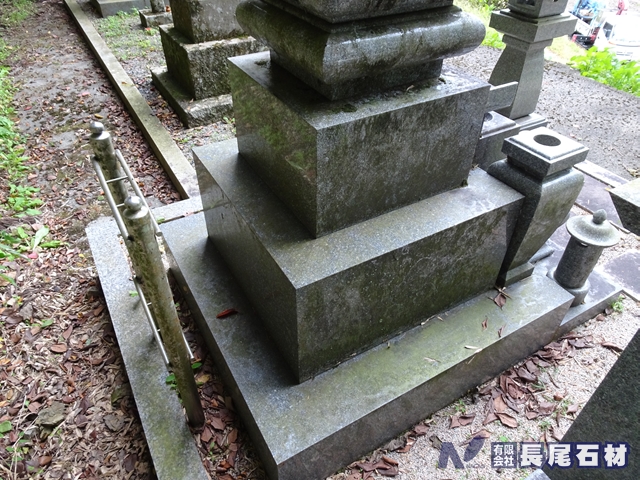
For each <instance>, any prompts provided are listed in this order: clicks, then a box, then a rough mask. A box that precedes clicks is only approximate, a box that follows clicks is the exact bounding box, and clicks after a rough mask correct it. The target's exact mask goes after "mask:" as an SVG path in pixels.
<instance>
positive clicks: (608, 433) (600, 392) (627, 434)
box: [544, 333, 640, 480]
mask: <svg viewBox="0 0 640 480" xmlns="http://www.w3.org/2000/svg"><path fill="white" fill-rule="evenodd" d="M639 358H640V333H636V334H635V336H634V337H633V338H632V339H631V342H629V344H628V345H627V348H625V350H624V351H623V352H622V353H621V354H620V358H618V360H617V361H616V363H615V364H614V365H613V367H611V370H609V373H607V375H606V376H605V377H604V380H602V383H601V384H600V385H599V386H598V388H597V389H596V391H595V392H594V393H593V395H591V398H590V399H589V401H588V402H587V404H586V405H585V406H584V408H583V409H582V411H581V412H580V414H579V415H578V416H577V417H576V419H575V420H574V422H573V423H572V424H571V427H569V430H568V431H567V433H565V434H564V436H563V437H562V441H563V442H588V443H600V444H601V447H600V449H601V455H600V462H601V466H600V468H586V469H585V468H576V466H575V465H572V467H570V468H549V466H548V465H545V467H544V471H545V473H546V474H547V475H548V476H549V478H550V479H551V480H595V479H598V480H600V479H602V480H608V479H611V480H636V479H637V478H638V472H640V454H639V452H640V430H639V429H638V418H640V402H639V401H638V398H640V362H638V359H639ZM605 442H614V443H616V444H618V443H620V442H625V443H626V444H627V446H628V449H629V450H628V459H627V465H626V467H625V468H606V465H605V464H604V458H603V456H602V455H603V454H604V451H603V448H604V445H602V444H604V443H605Z"/></svg>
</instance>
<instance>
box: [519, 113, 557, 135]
mask: <svg viewBox="0 0 640 480" xmlns="http://www.w3.org/2000/svg"><path fill="white" fill-rule="evenodd" d="M513 121H514V122H516V123H517V124H518V126H519V127H520V131H524V130H533V129H534V128H540V127H546V126H547V125H549V121H548V120H547V119H546V118H545V117H543V116H542V115H538V114H537V113H530V114H529V115H525V116H524V117H519V118H514V119H513Z"/></svg>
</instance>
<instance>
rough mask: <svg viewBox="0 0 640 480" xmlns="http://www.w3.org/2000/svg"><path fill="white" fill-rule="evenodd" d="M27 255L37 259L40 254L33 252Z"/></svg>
mask: <svg viewBox="0 0 640 480" xmlns="http://www.w3.org/2000/svg"><path fill="white" fill-rule="evenodd" d="M27 257H29V258H32V259H36V258H38V254H37V253H36V252H31V253H30V254H29V255H27Z"/></svg>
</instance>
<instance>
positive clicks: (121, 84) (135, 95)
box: [64, 0, 200, 198]
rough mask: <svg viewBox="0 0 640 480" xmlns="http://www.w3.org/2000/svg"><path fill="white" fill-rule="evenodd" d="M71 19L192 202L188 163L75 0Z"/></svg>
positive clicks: (67, 1)
mask: <svg viewBox="0 0 640 480" xmlns="http://www.w3.org/2000/svg"><path fill="white" fill-rule="evenodd" d="M64 2H65V5H66V6H67V8H68V10H69V12H70V13H71V16H72V17H73V19H74V20H75V22H76V24H77V25H78V27H79V28H80V31H81V32H82V35H83V36H84V37H85V39H86V40H87V43H88V44H89V47H90V48H91V50H92V51H93V53H94V54H95V56H96V58H97V60H98V62H99V63H100V65H101V66H102V68H103V69H104V71H105V72H106V74H107V76H108V77H109V80H110V81H111V84H112V85H113V88H114V89H115V90H116V92H117V93H118V95H119V96H120V98H121V99H122V100H123V102H124V103H125V105H126V106H127V111H128V112H129V113H130V114H131V116H132V118H133V120H134V121H135V122H136V124H137V125H138V127H139V128H140V131H141V132H142V134H143V135H144V137H145V139H146V140H147V141H148V142H149V146H150V147H151V149H152V150H153V153H154V154H155V155H156V158H157V159H158V160H159V161H160V163H161V164H162V168H163V169H164V171H165V172H166V173H167V175H168V176H169V178H170V179H171V183H173V185H174V186H175V187H176V190H178V192H179V193H180V195H181V196H182V198H190V197H193V196H198V195H199V194H200V192H199V190H198V185H197V182H196V174H195V171H194V169H193V167H192V166H191V164H190V163H189V161H188V160H187V159H186V158H185V156H184V155H183V154H182V151H181V150H180V148H178V146H177V145H176V142H174V141H173V138H171V134H170V133H169V132H168V131H167V130H166V129H165V128H164V126H163V125H162V123H161V122H160V120H158V118H157V117H156V116H155V114H154V113H153V112H152V111H151V108H150V107H149V104H148V103H147V101H146V99H145V98H144V97H143V96H142V95H141V94H140V92H139V91H138V89H137V88H136V86H135V83H134V82H133V80H131V78H130V77H129V75H127V73H126V72H125V71H124V69H123V68H122V65H120V62H118V60H117V59H116V57H115V56H114V55H113V53H112V52H111V50H109V47H107V44H106V43H105V42H104V40H103V39H102V37H101V36H100V34H99V33H98V32H97V31H96V29H95V28H94V26H93V23H91V20H89V18H88V17H87V15H86V14H85V13H84V12H83V11H82V8H80V5H78V3H77V2H76V0H64Z"/></svg>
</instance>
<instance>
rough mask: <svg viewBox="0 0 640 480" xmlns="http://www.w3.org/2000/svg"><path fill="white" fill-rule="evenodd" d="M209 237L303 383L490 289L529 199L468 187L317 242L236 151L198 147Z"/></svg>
mask: <svg viewBox="0 0 640 480" xmlns="http://www.w3.org/2000/svg"><path fill="white" fill-rule="evenodd" d="M194 158H195V160H196V165H197V171H198V181H199V183H200V189H201V191H202V201H203V207H204V208H205V216H206V219H207V228H208V230H209V236H210V238H211V239H212V241H213V243H214V244H215V245H216V248H218V250H219V251H220V252H221V254H222V256H223V257H224V258H225V260H226V261H227V263H228V265H229V268H230V269H231V270H232V271H233V272H234V274H235V276H236V278H238V282H239V283H240V284H241V285H242V287H243V289H244V291H245V292H246V294H247V296H248V297H249V298H250V299H251V300H252V302H253V304H254V305H255V308H256V309H257V310H258V311H259V312H260V314H261V317H262V319H263V321H264V322H265V325H266V328H267V329H268V330H269V332H270V333H271V335H272V336H273V338H274V340H275V341H276V343H277V344H278V346H279V348H280V351H281V352H282V353H283V355H284V357H285V359H286V360H287V363H288V364H289V365H290V367H291V369H292V370H293V372H294V375H295V376H296V378H297V380H298V381H303V380H305V379H308V378H310V377H311V376H313V375H315V374H317V373H319V372H321V371H323V370H326V369H327V368H330V367H332V366H334V365H335V364H337V363H339V362H341V361H343V360H345V359H346V358H348V357H349V356H350V355H352V354H353V353H355V352H359V351H363V350H365V349H367V348H370V347H371V346H373V345H376V344H378V343H380V342H382V341H384V340H385V339H386V338H389V337H390V336H392V335H394V334H396V333H398V332H400V331H403V330H406V329H407V328H410V327H411V326H414V325H416V324H418V323H420V321H422V320H424V319H426V318H428V317H429V316H431V315H433V314H435V313H437V312H439V311H441V310H442V309H443V308H447V307H449V306H451V305H454V304H457V303H459V302H461V301H463V300H464V299H466V298H469V297H471V296H473V295H476V294H478V293H479V292H481V291H483V290H486V289H489V288H491V287H492V286H493V284H494V282H495V278H496V276H497V274H498V270H499V268H500V264H501V262H502V259H503V256H504V253H505V251H506V247H507V242H508V240H509V237H510V234H511V229H512V226H513V224H514V223H515V219H516V216H517V215H518V212H519V207H520V202H521V198H522V197H521V195H520V194H518V193H516V192H515V191H513V190H512V189H510V188H508V187H506V186H505V185H503V184H502V183H500V182H498V181H495V180H494V179H492V178H491V177H490V176H488V175H487V174H486V173H485V172H484V171H482V170H474V171H473V172H472V174H471V175H470V176H469V186H467V187H465V188H459V189H456V190H452V191H449V192H445V193H442V194H440V195H437V196H434V197H431V198H429V199H427V200H423V201H421V202H417V203H415V204H412V205H409V206H407V207H404V208H400V209H397V210H395V211H393V212H390V213H387V214H385V215H381V216H378V217H376V218H373V219H371V220H368V221H364V222H361V223H359V224H357V225H354V226H352V227H349V228H345V229H343V230H340V231H338V232H335V233H332V234H330V235H326V236H324V237H322V238H319V239H315V240H314V239H312V238H310V237H309V234H308V232H307V231H306V230H305V229H304V227H303V226H302V225H301V224H300V223H299V222H298V221H297V220H296V219H295V218H294V217H293V216H292V215H291V214H289V212H288V211H287V210H286V209H285V208H284V205H282V203H281V202H280V201H278V200H277V199H276V198H275V196H273V194H272V193H271V192H270V191H269V190H268V189H267V188H266V186H265V185H264V184H263V183H262V182H261V181H260V180H259V179H258V178H257V177H256V176H255V174H253V172H252V171H251V168H250V167H249V166H248V165H247V164H246V162H244V161H243V159H242V158H241V157H239V155H238V154H237V149H236V145H235V141H234V140H230V141H227V142H221V143H218V144H216V145H215V147H213V146H212V147H201V148H196V149H194Z"/></svg>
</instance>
